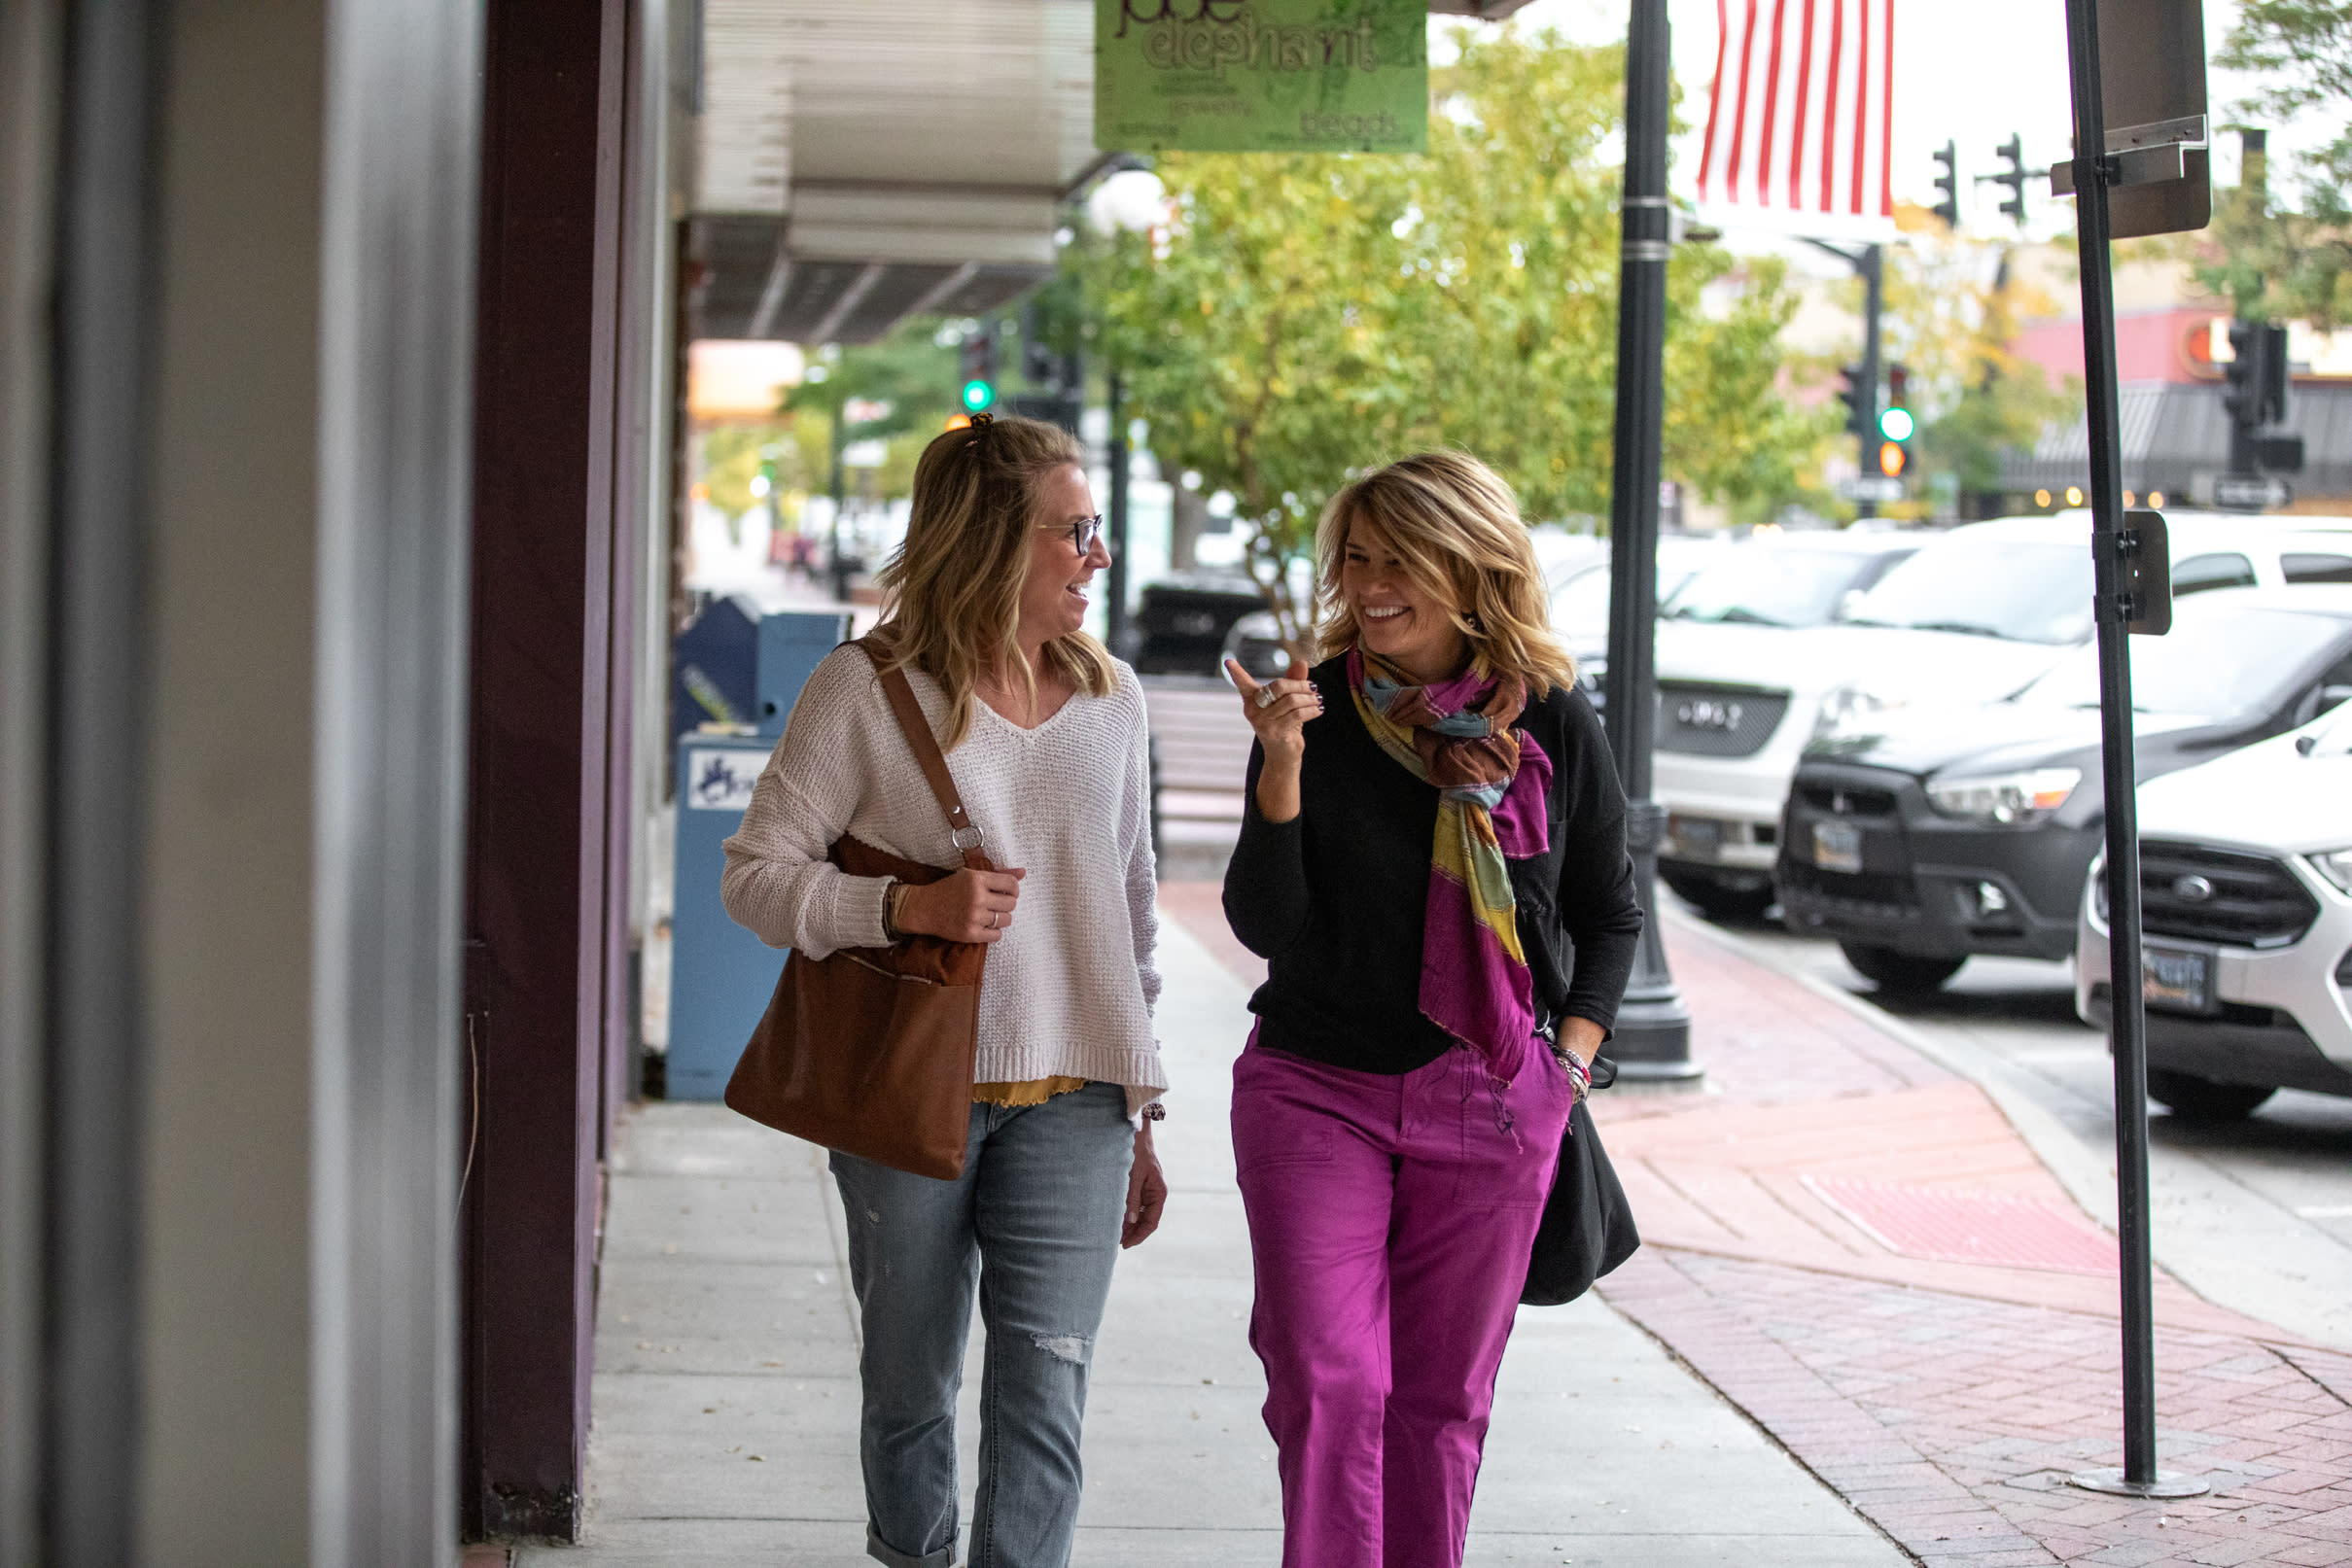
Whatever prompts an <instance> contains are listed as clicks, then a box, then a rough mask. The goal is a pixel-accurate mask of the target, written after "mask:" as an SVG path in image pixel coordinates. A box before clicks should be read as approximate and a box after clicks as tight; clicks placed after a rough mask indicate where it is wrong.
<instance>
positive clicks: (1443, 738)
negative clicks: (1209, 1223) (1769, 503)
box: [1225, 452, 1641, 1568]
mask: <svg viewBox="0 0 2352 1568" xmlns="http://www.w3.org/2000/svg"><path fill="white" fill-rule="evenodd" d="M1316 555H1317V577H1316V586H1317V594H1316V598H1317V602H1318V605H1319V608H1320V610H1321V624H1320V626H1319V627H1318V628H1317V634H1318V637H1317V640H1318V642H1319V643H1320V645H1321V646H1320V651H1321V654H1322V662H1321V663H1320V664H1317V665H1316V666H1315V668H1314V669H1313V670H1309V669H1308V668H1307V667H1306V664H1305V663H1304V661H1299V662H1296V663H1293V665H1292V666H1291V669H1290V674H1289V676H1288V678H1287V679H1277V680H1271V681H1268V682H1266V683H1264V684H1263V685H1261V684H1259V683H1258V682H1257V681H1255V680H1252V679H1249V677H1248V675H1247V674H1246V672H1244V671H1243V670H1242V669H1241V667H1240V666H1239V665H1233V666H1231V667H1230V668H1231V670H1232V674H1233V678H1234V681H1235V683H1236V684H1237V685H1238V686H1240V687H1241V689H1242V692H1243V700H1242V711H1243V713H1244V714H1246V716H1247V718H1248V720H1249V723H1250V726H1251V727H1252V728H1253V729H1254V730H1255V731H1256V732H1257V744H1256V746H1255V747H1254V748H1253V749H1252V750H1251V752H1250V757H1249V772H1248V794H1247V798H1246V816H1245V819H1244V821H1243V825H1242V836H1241V842H1240V844H1239V845H1238V847H1237V848H1236V849H1235V852H1234V855H1233V860H1232V863H1231V865H1230V866H1229V867H1228V869H1227V871H1226V874H1225V913H1226V916H1227V918H1228V919H1229V920H1230V921H1231V922H1232V923H1233V929H1234V932H1235V934H1236V935H1238V936H1239V937H1240V938H1241V939H1242V941H1243V942H1244V943H1245V944H1246V945H1247V946H1248V947H1249V948H1250V950H1251V951H1253V952H1255V953H1258V954H1260V955H1262V956H1263V957H1264V958H1266V959H1267V960H1268V978H1267V981H1266V984H1265V985H1264V986H1262V987H1261V988H1259V990H1258V993H1257V994H1256V995H1255V996H1253V997H1251V998H1250V1003H1249V1005H1250V1008H1251V1010H1252V1011H1253V1012H1255V1013H1256V1014H1257V1015H1258V1021H1257V1027H1256V1028H1255V1029H1253V1030H1252V1031H1251V1034H1250V1037H1249V1044H1248V1047H1247V1048H1246V1050H1244V1051H1243V1052H1242V1055H1241V1057H1240V1059H1239V1060H1238V1061H1237V1062H1236V1063H1235V1064H1234V1071H1233V1145H1234V1160H1235V1165H1236V1167H1237V1168H1238V1171H1239V1174H1240V1179H1241V1188H1242V1202H1243V1207H1244V1209H1245V1211H1246V1214H1247V1216H1248V1221H1249V1240H1250V1250H1251V1253H1252V1255H1253V1258H1254V1264H1255V1271H1256V1276H1257V1300H1256V1305H1255V1307H1254V1310H1253V1311H1252V1314H1251V1317H1250V1325H1249V1342H1250V1344H1251V1345H1252V1346H1253V1347H1254V1348H1255V1349H1256V1351H1257V1353H1258V1358H1259V1359H1260V1360H1261V1361H1263V1362H1264V1363H1265V1367H1266V1381H1267V1395H1266V1425H1267V1427H1268V1428H1269V1429H1270V1430H1271V1431H1272V1432H1273V1434H1274V1441H1275V1446H1276V1449H1277V1451H1278V1456H1279V1464H1280V1469H1281V1481H1282V1562H1283V1563H1284V1565H1285V1568H1384V1565H1385V1568H1449V1565H1455V1564H1458V1563H1460V1561H1461V1559H1462V1549H1463V1543H1464V1539H1465V1534H1466V1532H1467V1530H1468V1528H1469V1521H1470V1494H1471V1488H1472V1486H1473V1484H1474V1483H1475V1481H1477V1478H1478V1463H1479V1456H1480V1453H1481V1451H1482V1449H1483V1446H1484V1445H1485V1442H1486V1433H1487V1413H1488V1410H1489V1408H1490V1406H1491V1405H1492V1402H1493V1393H1494V1375H1495V1370H1496V1368H1497V1367H1498V1366H1499V1365H1500V1364H1501V1361H1502V1352H1503V1344H1504V1342H1505V1341H1506V1340H1508V1339H1509V1337H1510V1333H1511V1319H1512V1313H1513V1310H1514V1309H1515V1308H1516V1307H1517V1306H1518V1305H1519V1294H1520V1289H1521V1287H1522V1285H1523V1284H1524V1283H1525V1281H1526V1279H1527V1254H1528V1250H1529V1248H1530V1246H1531V1245H1532V1243H1533V1241H1534V1237H1535V1228H1536V1224H1537V1222H1538V1220H1539V1219H1540V1218H1541V1216H1542V1213H1543V1204H1544V1200H1545V1198H1546V1197H1547V1196H1548V1194H1549V1192H1550V1190H1551V1184H1552V1172H1553V1167H1554V1165H1555V1164H1556V1163H1557V1160H1558V1158H1559V1154H1560V1142H1561V1137H1562V1132H1564V1131H1565V1128H1566V1125H1567V1121H1568V1116H1569V1112H1570V1111H1571V1110H1572V1109H1573V1107H1574V1104H1575V1099H1576V1097H1578V1096H1580V1095H1582V1094H1583V1093H1584V1092H1585V1088H1586V1085H1587V1083H1588V1082H1589V1076H1588V1074H1589V1069H1590V1066H1591V1063H1592V1061H1593V1056H1594V1053H1595V1052H1596V1051H1597V1049H1598V1048H1599V1046H1600V1044H1601V1042H1602V1041H1603V1040H1605V1039H1606V1038H1607V1037H1608V1032H1609V1026H1610V1024H1611V1023H1612V1021H1613V1020H1614V1018H1615V1016H1616V1011H1617V1004H1618V1001H1619V999H1620V998H1621V997H1622V995H1623V993H1624V992H1625V984H1626V977H1627V975H1628V974H1629V973H1630V972H1631V970H1632V962H1633V950H1634V945H1635V943H1636V941H1637V940H1638V939H1639V935H1640V930H1641V906H1640V905H1639V904H1638V903H1637V902H1635V900H1634V896H1633V879H1632V864H1631V862H1630V861H1629V860H1628V859H1627V857H1626V844H1625V800H1624V797H1623V796H1622V795H1621V794H1620V793H1619V790H1618V786H1617V776H1616V773H1615V770H1614V769H1613V767H1612V766H1611V763H1610V760H1609V753H1608V748H1607V746H1606V744H1605V743H1604V742H1603V741H1602V739H1601V732H1600V723H1599V720H1598V719H1597V717H1596V716H1595V714H1594V713H1593V710H1592V707H1591V706H1590V705H1589V704H1588V703H1587V702H1586V701H1585V698H1584V696H1583V694H1582V693H1581V692H1579V691H1578V690H1577V688H1576V684H1575V678H1574V671H1573V670H1572V669H1571V668H1570V666H1569V660H1568V655H1567V652H1566V650H1565V649H1564V648H1562V646H1561V645H1560V641H1559V639H1558V638H1556V637H1554V636H1553V634H1552V631H1551V629H1550V627H1549V626H1548V625H1546V623H1545V616H1544V598H1545V595H1544V582H1543V576H1542V574H1541V573H1540V572H1539V571H1538V569H1537V566H1536V562H1535V553H1534V550H1533V547H1532V546H1531V545H1530V544H1529V542H1528V540H1527V526H1526V525H1525V524H1524V523H1523V522H1522V521H1521V520H1520V516H1519V508H1518V504H1517V502H1516V501H1515V499H1514V498H1513V496H1512V494H1511V491H1510V487H1509V486H1507V485H1505V484H1504V483H1503V482H1502V480H1501V479H1499V478H1497V477H1496V476H1495V475H1494V473H1493V472H1492V470H1489V469H1487V468H1486V467H1485V466H1484V465H1483V464H1481V463H1479V462H1478V461H1477V460H1476V459H1474V458H1471V457H1467V456H1465V455H1463V454H1460V453H1455V452H1438V453H1429V454H1424V455H1422V456H1420V457H1412V458H1407V459H1405V460H1404V461H1403V462H1401V463H1393V464H1390V465H1389V466H1388V467H1387V468H1385V469H1381V470H1376V471H1374V472H1372V473H1369V474H1367V475H1365V476H1364V477H1363V478H1361V479H1358V480H1356V481H1355V482H1354V483H1353V484H1352V485H1350V486H1348V487H1347V488H1346V489H1345V490H1342V491H1341V492H1340V493H1339V495H1338V496H1337V497H1336V498H1334V499H1333V501H1332V503H1331V505H1330V506H1329V507H1328V508H1327V509H1326V510H1325V511H1324V513H1323V521H1322V526H1321V530H1320V534H1319V537H1318V539H1317V542H1316ZM1571 950H1572V951H1573V954H1574V961H1573V962H1570V961H1569V954H1570V952H1571Z"/></svg>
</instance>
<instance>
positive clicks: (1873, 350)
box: [1802, 234, 1886, 517]
mask: <svg viewBox="0 0 2352 1568" xmlns="http://www.w3.org/2000/svg"><path fill="white" fill-rule="evenodd" d="M1802 237H1803V238H1804V240H1805V242H1806V243H1807V244H1808V245H1810V246H1812V247H1813V248H1814V249H1815V250H1822V251H1827V252H1829V254H1830V255H1832V256H1834V257H1836V258H1837V259H1838V260H1839V261H1843V262H1844V263H1845V264H1846V265H1847V266H1850V267H1852V268H1853V269H1854V276H1856V277H1858V278H1860V279H1861V280H1862V364H1861V366H1860V367H1859V368H1858V369H1857V370H1856V371H1855V373H1854V407H1853V429H1854V435H1855V436H1856V438H1857V439H1859V441H1860V442H1861V445H1860V447H1859V449H1858V455H1857V457H1856V459H1855V464H1854V472H1855V473H1856V474H1857V475H1859V476H1860V477H1861V478H1862V479H1864V480H1865V481H1868V480H1869V479H1871V478H1872V477H1873V475H1872V473H1871V460H1872V459H1873V458H1874V457H1876V456H1877V455H1878V439H1879V436H1878V378H1879V376H1880V374H1881V373H1882V371H1881V366H1880V361H1881V360H1883V359H1884V358H1885V352H1884V349H1883V348H1882V346H1881V345H1882V344H1883V342H1884V337H1883V335H1882V333H1881V332H1880V330H1879V320H1878V318H1879V317H1880V316H1882V315H1884V314H1885V311H1886V252H1885V250H1884V249H1883V248H1882V247H1880V246H1878V245H1865V246H1863V247H1862V248H1861V249H1860V250H1858V251H1849V250H1847V249H1846V248H1845V247H1843V245H1832V244H1831V243H1830V242H1829V241H1827V240H1825V239H1814V238H1813V237H1812V236H1811V235H1809V234H1808V235H1805V236H1802ZM1854 515H1855V516H1856V517H1876V516H1878V503H1877V502H1876V501H1873V500H1871V499H1869V498H1867V497H1863V496H1857V497H1855V499H1854Z"/></svg>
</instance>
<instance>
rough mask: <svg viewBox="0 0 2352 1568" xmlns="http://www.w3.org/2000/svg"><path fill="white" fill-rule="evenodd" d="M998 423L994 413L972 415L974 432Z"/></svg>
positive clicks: (984, 412)
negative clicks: (984, 426)
mask: <svg viewBox="0 0 2352 1568" xmlns="http://www.w3.org/2000/svg"><path fill="white" fill-rule="evenodd" d="M996 422H997V416H996V415H994V414H992V413H988V412H986V411H985V410H984V411H982V412H980V413H976V414H974V415H972V428H973V429H974V430H977V429H979V428H980V427H981V426H982V425H993V424H995V423H996Z"/></svg>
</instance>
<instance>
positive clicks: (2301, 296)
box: [2186, 0, 2352, 331]
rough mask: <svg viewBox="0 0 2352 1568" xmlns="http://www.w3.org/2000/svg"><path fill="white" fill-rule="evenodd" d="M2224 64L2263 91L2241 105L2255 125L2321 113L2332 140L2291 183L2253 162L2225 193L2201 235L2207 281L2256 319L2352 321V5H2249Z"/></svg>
mask: <svg viewBox="0 0 2352 1568" xmlns="http://www.w3.org/2000/svg"><path fill="white" fill-rule="evenodd" d="M2214 63H2216V64H2218V65H2222V66H2226V67H2228V68H2229V69H2231V70H2237V71H2245V72H2248V73H2251V74H2253V75H2254V76H2256V77H2258V78H2260V79H2261V80H2262V82H2263V86H2262V87H2260V88H2259V89H2258V90H2257V91H2256V92H2254V93H2253V94H2252V95H2251V96H2249V97H2248V98H2247V99H2245V100H2244V101H2243V102H2241V103H2240V104H2238V105H2237V106H2236V108H2237V112H2238V114H2239V115H2240V116H2241V117H2242V118H2243V119H2244V120H2245V122H2247V123H2249V124H2268V125H2285V124H2289V123H2292V122H2296V121H2298V120H2302V121H2304V122H2306V123H2308V122H2310V121H2311V120H2313V119H2316V120H2318V122H2320V124H2321V125H2322V127H2323V128H2324V129H2325V130H2326V132H2327V133H2328V135H2329V140H2328V142H2327V143H2326V144H2325V145H2324V146H2322V147H2321V148H2320V149H2319V150H2318V151H2317V152H2315V153H2313V154H2311V155H2309V156H2307V157H2303V158H2300V159H2299V160H2298V162H2297V164H2296V166H2295V167H2294V168H2292V169H2291V170H2288V171H2285V172H2288V173H2289V174H2290V175H2291V176H2292V178H2291V180H2290V181H2289V182H2287V184H2288V186H2289V187H2290V189H2293V190H2295V192H2296V193H2297V194H2298V196H2299V199H2297V200H2288V199H2285V193H2284V192H2282V191H2281V190H2280V189H2279V188H2278V186H2276V185H2274V183H2273V182H2272V180H2271V179H2270V178H2269V177H2268V176H2269V174H2270V172H2271V171H2270V170H2269V169H2267V168H2266V167H2265V166H2264V165H2265V164H2266V161H2267V160H2266V159H2265V158H2264V157H2261V156H2260V155H2256V156H2253V157H2249V158H2248V159H2247V166H2246V167H2245V168H2244V169H2243V171H2242V173H2241V176H2240V179H2239V181H2238V184H2237V186H2236V188H2235V189H2233V190H2226V191H2217V192H2214V213H2213V224H2212V226H2211V227H2209V228H2207V229H2205V230H2204V231H2202V232H2201V233H2199V234H2197V235H2194V236H2193V237H2191V238H2190V239H2189V240H2188V241H2187V242H2186V243H2187V249H2188V253H2189V255H2190V257H2191V259H2192V261H2193V263H2194V272H2195V276H2196V280H2197V282H2198V283H2199V284H2201V285H2203V286H2204V287H2205V288H2207V289H2210V290H2212V291H2213V292H2214V293H2215V294H2219V295H2224V296H2228V297H2229V300H2230V301H2231V303H2232V306H2233V307H2234V309H2235V312H2236V314H2237V315H2238V317H2239V318H2240V319H2242V320H2247V321H2308V322H2310V323H2312V324H2313V325H2314V326H2317V327H2319V328H2320V329H2322V330H2323V331H2327V330H2333V329H2334V327H2336V326H2337V325H2339V324H2341V323H2343V322H2345V321H2347V320H2352V200H2347V195H2346V192H2347V191H2352V5H2347V4H2343V3H2341V0H2334V3H2330V0H2243V3H2242V4H2241V5H2240V7H2239V10H2238V18H2237V22H2236V24H2235V25H2234V26H2233V27H2231V28H2230V30H2229V38H2228V39H2227V40H2226V41H2225V42H2224V44H2223V45H2222V49H2221V52H2219V53H2218V54H2216V55H2215V56H2214Z"/></svg>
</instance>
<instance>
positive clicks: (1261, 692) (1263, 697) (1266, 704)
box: [1257, 685, 1274, 708]
mask: <svg viewBox="0 0 2352 1568" xmlns="http://www.w3.org/2000/svg"><path fill="white" fill-rule="evenodd" d="M1257 705H1258V706H1259V707H1260V708H1272V707H1273V706H1274V688H1273V687H1272V686H1270V685H1269V686H1261V687H1259V688H1258V694H1257Z"/></svg>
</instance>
